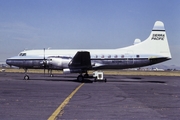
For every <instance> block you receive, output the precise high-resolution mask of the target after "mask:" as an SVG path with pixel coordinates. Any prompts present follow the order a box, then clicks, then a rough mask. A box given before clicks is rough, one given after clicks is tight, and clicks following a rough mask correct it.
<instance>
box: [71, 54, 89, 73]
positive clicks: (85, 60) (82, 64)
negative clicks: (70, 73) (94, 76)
mask: <svg viewBox="0 0 180 120" xmlns="http://www.w3.org/2000/svg"><path fill="white" fill-rule="evenodd" d="M68 66H69V69H71V70H72V69H74V70H81V71H87V70H89V69H91V68H92V65H91V58H90V53H89V52H87V51H78V52H77V53H76V55H75V56H74V57H73V59H72V60H71V62H70V63H69V65H68Z"/></svg>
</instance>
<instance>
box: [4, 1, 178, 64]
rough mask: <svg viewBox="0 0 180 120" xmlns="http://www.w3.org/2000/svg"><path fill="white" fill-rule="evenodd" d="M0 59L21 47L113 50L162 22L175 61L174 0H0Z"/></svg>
mask: <svg viewBox="0 0 180 120" xmlns="http://www.w3.org/2000/svg"><path fill="white" fill-rule="evenodd" d="M0 3H1V4H0V62H2V61H5V60H6V59H7V58H9V57H12V56H16V55H17V54H18V53H19V52H21V51H23V50H24V49H44V48H49V47H50V48H51V49H91V48H92V49H113V48H121V47H125V46H129V45H132V44H133V43H134V40H135V39H136V38H139V39H141V40H142V41H143V40H145V39H146V38H147V37H148V36H149V34H150V32H151V30H152V28H153V25H154V23H155V21H157V20H159V21H162V22H163V23H164V25H165V29H166V34H167V37H168V41H169V45H170V50H171V54H172V57H173V58H172V60H170V61H167V62H165V63H164V64H166V65H180V60H179V59H180V52H179V49H180V7H179V6H180V1H179V0H171V1H170V0H0Z"/></svg>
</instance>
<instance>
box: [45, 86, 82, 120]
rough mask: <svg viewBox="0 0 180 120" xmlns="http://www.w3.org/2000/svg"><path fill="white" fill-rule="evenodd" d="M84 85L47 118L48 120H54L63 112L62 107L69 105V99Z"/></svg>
mask: <svg viewBox="0 0 180 120" xmlns="http://www.w3.org/2000/svg"><path fill="white" fill-rule="evenodd" d="M83 85H84V83H82V84H80V85H79V86H78V87H77V88H76V89H75V90H74V91H73V92H72V93H71V94H70V95H69V96H68V97H67V98H66V99H65V100H64V101H63V102H62V103H61V105H60V106H59V107H58V108H57V109H56V110H55V111H54V112H53V114H52V115H51V116H50V117H49V118H48V120H55V119H56V118H57V116H58V115H59V114H60V115H62V113H61V112H63V109H64V107H65V106H66V105H67V104H68V103H69V101H70V99H71V98H72V97H73V96H74V95H75V93H76V92H77V91H78V90H79V89H80V88H81V87H82V86H83Z"/></svg>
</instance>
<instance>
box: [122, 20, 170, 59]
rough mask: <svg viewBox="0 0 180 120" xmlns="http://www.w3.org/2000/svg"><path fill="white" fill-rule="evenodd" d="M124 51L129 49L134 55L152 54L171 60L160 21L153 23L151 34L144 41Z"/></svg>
mask: <svg viewBox="0 0 180 120" xmlns="http://www.w3.org/2000/svg"><path fill="white" fill-rule="evenodd" d="M126 49H131V50H133V51H134V53H139V54H140V53H142V54H152V55H157V56H158V57H166V58H169V59H171V53H170V49H169V44H168V40H167V35H166V31H165V28H164V24H163V22H161V21H156V22H155V24H154V27H153V29H152V31H151V34H150V35H149V37H148V38H147V39H146V40H144V41H142V42H140V43H138V44H135V45H133V46H131V47H128V48H126ZM155 57H156V56H155Z"/></svg>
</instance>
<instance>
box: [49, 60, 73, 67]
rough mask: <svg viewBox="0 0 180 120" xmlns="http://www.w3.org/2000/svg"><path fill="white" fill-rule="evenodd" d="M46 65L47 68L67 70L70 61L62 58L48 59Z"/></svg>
mask: <svg viewBox="0 0 180 120" xmlns="http://www.w3.org/2000/svg"><path fill="white" fill-rule="evenodd" d="M47 61H48V62H47V63H48V66H49V67H53V68H54V67H55V68H61V69H63V68H67V67H68V64H69V62H70V61H71V59H64V58H48V59H47Z"/></svg>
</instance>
